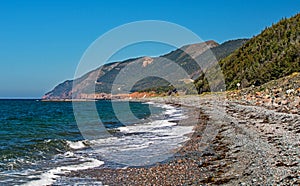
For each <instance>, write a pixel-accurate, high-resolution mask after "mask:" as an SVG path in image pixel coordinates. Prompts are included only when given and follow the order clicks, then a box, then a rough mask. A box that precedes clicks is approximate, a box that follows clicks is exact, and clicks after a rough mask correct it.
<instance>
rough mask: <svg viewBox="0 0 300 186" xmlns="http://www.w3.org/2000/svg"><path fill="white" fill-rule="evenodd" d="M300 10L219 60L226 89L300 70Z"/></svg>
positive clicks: (245, 85)
mask: <svg viewBox="0 0 300 186" xmlns="http://www.w3.org/2000/svg"><path fill="white" fill-rule="evenodd" d="M299 42H300V14H297V15H296V16H294V17H292V18H290V19H282V20H281V21H280V22H279V23H277V24H275V25H272V26H271V27H269V28H266V29H265V30H264V31H263V32H262V33H261V34H259V35H258V36H256V37H254V38H252V39H251V40H249V41H248V42H246V43H245V44H244V45H243V46H242V47H241V48H240V49H239V50H236V51H235V52H234V53H233V54H231V55H230V56H228V57H227V58H225V59H223V60H221V61H220V66H221V68H222V70H223V73H224V76H225V82H226V85H227V89H236V88H237V87H236V84H237V83H240V84H241V86H242V87H249V86H251V85H255V86H258V85H261V84H263V83H266V82H269V81H271V80H275V79H278V78H281V77H284V76H287V75H290V74H292V73H293V72H298V71H300V43H299Z"/></svg>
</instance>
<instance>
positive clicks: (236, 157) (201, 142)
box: [68, 94, 300, 185]
mask: <svg viewBox="0 0 300 186" xmlns="http://www.w3.org/2000/svg"><path fill="white" fill-rule="evenodd" d="M225 97H226V96H225V95H220V94H219V95H207V96H202V97H199V96H186V97H173V98H151V101H154V102H163V103H170V104H177V105H183V106H187V107H190V108H194V110H193V111H192V112H190V115H189V119H188V120H187V122H197V125H196V126H195V129H194V130H195V132H194V133H193V135H192V137H191V139H190V140H189V141H188V142H187V143H186V144H184V146H183V147H182V148H181V149H178V152H177V153H176V154H175V156H174V157H173V158H172V159H170V160H168V161H166V162H162V163H158V164H156V165H153V166H150V167H129V168H125V169H117V170H116V169H109V168H101V167H99V168H97V169H90V170H85V171H81V172H72V173H71V174H69V175H68V177H69V178H70V177H80V178H92V179H95V180H97V181H100V182H101V183H103V184H104V185H220V184H221V185H299V184H300V176H299V175H300V149H299V147H300V135H299V134H300V116H299V115H298V114H291V113H283V112H278V111H277V110H276V109H275V110H270V109H267V108H265V107H263V106H255V104H254V105H249V104H245V103H243V104H241V102H237V101H230V100H226V99H225ZM297 113H298V112H297Z"/></svg>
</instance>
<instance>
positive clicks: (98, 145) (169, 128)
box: [90, 105, 193, 166]
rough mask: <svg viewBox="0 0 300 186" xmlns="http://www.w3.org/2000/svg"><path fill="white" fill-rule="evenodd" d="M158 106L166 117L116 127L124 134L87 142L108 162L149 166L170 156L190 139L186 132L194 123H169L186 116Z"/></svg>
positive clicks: (169, 108)
mask: <svg viewBox="0 0 300 186" xmlns="http://www.w3.org/2000/svg"><path fill="white" fill-rule="evenodd" d="M158 106H159V107H163V108H164V109H166V111H165V113H164V114H165V115H168V116H167V117H166V118H165V119H160V120H155V121H151V122H148V123H141V124H135V125H129V126H125V127H119V128H118V130H119V131H120V132H121V133H123V134H124V135H121V136H118V137H109V138H105V139H98V140H93V141H90V144H91V145H92V147H94V150H95V152H96V153H98V154H100V155H101V156H103V157H104V158H105V159H107V160H109V161H113V162H117V163H121V164H124V165H130V166H144V165H150V164H153V163H157V162H160V161H164V160H166V159H167V158H169V157H171V156H172V155H173V154H174V151H175V150H176V148H178V147H180V146H181V145H182V143H184V142H185V141H187V140H188V139H189V137H188V136H187V135H186V134H189V133H192V131H193V126H181V125H178V124H177V123H175V122H171V121H174V120H181V119H183V118H185V117H186V116H185V115H184V114H183V112H182V110H181V109H179V108H175V107H173V106H170V105H158Z"/></svg>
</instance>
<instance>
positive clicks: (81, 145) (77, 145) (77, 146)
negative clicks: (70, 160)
mask: <svg viewBox="0 0 300 186" xmlns="http://www.w3.org/2000/svg"><path fill="white" fill-rule="evenodd" d="M67 143H68V145H69V147H71V148H72V149H83V148H85V147H86V145H85V144H84V141H75V142H74V141H67Z"/></svg>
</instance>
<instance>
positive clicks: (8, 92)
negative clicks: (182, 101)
mask: <svg viewBox="0 0 300 186" xmlns="http://www.w3.org/2000/svg"><path fill="white" fill-rule="evenodd" d="M299 8H300V2H299V1H295V0H281V1H276V0H254V1H251V0H250V1H248V0H215V1H209V0H206V1H204V0H203V1H201V0H194V1H192V0H185V1H183V0H182V1H176V0H170V1H167V0H148V1H143V0H137V1H133V0H124V1H121V0H97V1H96V0H95V1H91V0H86V1H85V0H81V1H78V0H49V1H47V0H44V1H31V0H19V1H15V0H3V1H1V2H0V24H1V29H0V97H2V98H3V97H41V96H42V95H43V94H44V93H45V92H47V91H50V90H51V89H52V88H53V87H54V86H55V85H57V84H58V83H60V82H62V81H64V80H66V79H72V78H73V76H74V73H75V70H76V67H77V65H78V62H79V60H80V58H81V56H82V54H83V52H84V51H85V50H86V49H87V47H88V46H89V45H90V44H91V42H93V41H94V40H95V39H97V38H98V37H99V36H101V35H102V34H103V33H105V32H107V31H109V30H110V29H112V28H114V27H117V26H120V25H122V24H125V23H128V22H132V21H140V20H164V21H169V22H173V23H176V24H179V25H182V26H184V27H186V28H188V29H190V30H192V31H193V32H195V33H196V34H198V35H199V36H200V37H201V38H202V39H203V40H215V41H217V42H219V43H222V42H224V41H226V40H229V39H235V38H250V37H252V36H254V35H257V34H259V33H260V32H261V31H262V30H263V29H264V28H265V27H266V26H270V25H271V24H272V23H276V22H277V21H278V20H280V19H281V18H282V17H291V16H292V15H295V14H296V13H298V12H299ZM167 50H169V49H168V48H164V47H158V49H157V50H152V51H145V50H143V49H141V50H138V49H135V50H131V52H128V53H124V52H123V53H122V52H120V55H119V56H118V58H119V59H122V58H127V57H130V56H132V57H134V56H140V55H150V56H153V55H159V54H162V53H165V52H167Z"/></svg>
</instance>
